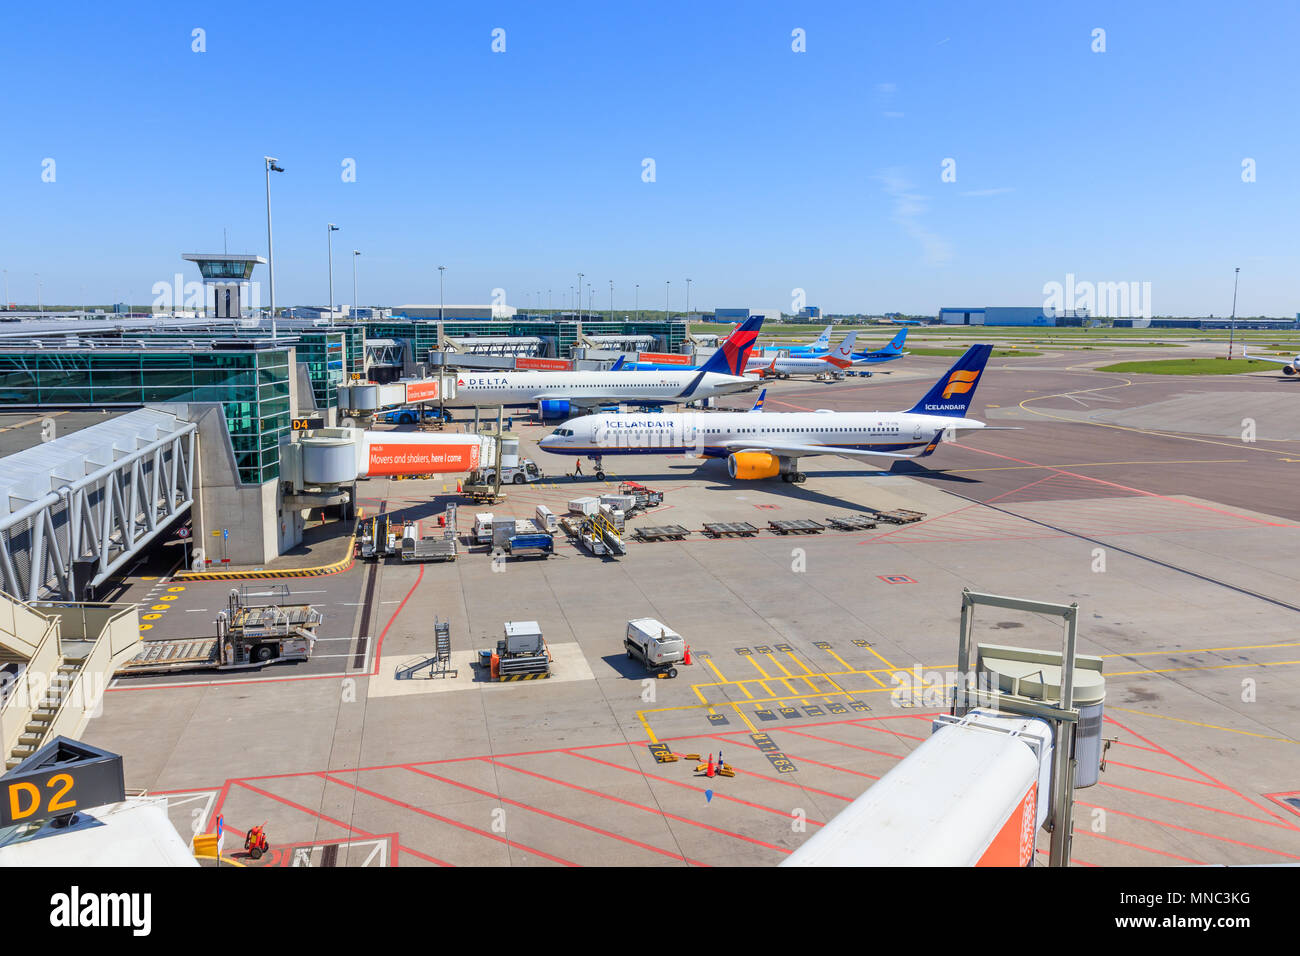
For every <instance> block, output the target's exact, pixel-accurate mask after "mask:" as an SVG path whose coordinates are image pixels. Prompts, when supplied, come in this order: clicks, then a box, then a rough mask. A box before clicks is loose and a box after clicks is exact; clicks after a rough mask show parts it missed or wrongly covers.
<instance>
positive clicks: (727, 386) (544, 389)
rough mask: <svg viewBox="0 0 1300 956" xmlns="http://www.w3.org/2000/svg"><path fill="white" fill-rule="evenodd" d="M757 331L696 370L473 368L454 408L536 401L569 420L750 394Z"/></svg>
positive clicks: (734, 337) (459, 384) (739, 334)
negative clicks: (589, 412) (749, 364)
mask: <svg viewBox="0 0 1300 956" xmlns="http://www.w3.org/2000/svg"><path fill="white" fill-rule="evenodd" d="M756 336H757V333H756V332H743V331H742V330H740V329H737V330H736V331H735V332H733V333H732V334H731V335H730V336H728V338H727V340H726V341H725V342H723V343H722V347H721V348H719V349H718V350H717V351H716V352H714V353H713V355H712V357H711V358H710V359H709V360H708V361H707V362H706V363H704V365H702V366H700V367H699V368H698V369H694V368H686V369H683V368H680V367H679V368H676V369H671V370H670V369H661V370H658V371H626V370H624V369H617V370H609V371H604V372H509V371H503V372H467V371H462V372H461V373H460V374H459V375H457V377H456V397H455V398H449V399H447V401H446V402H445V403H444V404H445V405H446V406H447V407H448V408H466V407H473V406H484V405H511V406H517V405H533V406H536V407H537V410H538V414H540V415H541V416H542V417H543V418H564V417H567V416H568V415H571V414H575V413H578V412H581V411H582V410H583V409H586V408H591V407H592V406H596V405H609V404H614V403H621V402H626V403H627V404H629V405H640V406H657V405H681V404H685V403H686V402H694V401H699V400H700V399H705V398H713V397H715V396H718V395H727V394H730V393H732V392H747V391H752V390H754V389H755V388H757V387H758V383H757V382H756V381H755V380H754V378H753V377H746V376H744V375H743V374H742V373H743V372H744V370H745V356H747V355H748V354H749V350H750V349H751V348H753V343H754V339H755V338H756Z"/></svg>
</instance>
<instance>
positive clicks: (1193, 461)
mask: <svg viewBox="0 0 1300 956" xmlns="http://www.w3.org/2000/svg"><path fill="white" fill-rule="evenodd" d="M1071 421H1073V419H1071ZM1245 461H1248V459H1246V458H1189V459H1187V460H1185V461H1081V462H1076V463H1075V464H1072V465H1001V466H999V467H996V468H952V469H949V470H950V471H959V472H961V473H962V474H966V473H968V472H975V471H1036V470H1047V471H1050V470H1052V469H1055V468H1103V467H1105V466H1107V465H1239V464H1241V463H1242V462H1245Z"/></svg>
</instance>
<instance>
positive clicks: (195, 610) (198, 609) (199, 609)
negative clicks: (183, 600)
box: [185, 607, 207, 614]
mask: <svg viewBox="0 0 1300 956" xmlns="http://www.w3.org/2000/svg"><path fill="white" fill-rule="evenodd" d="M205 611H207V608H205V607H196V608H190V609H189V610H187V611H186V612H185V613H186V614H203V613H204V612H205Z"/></svg>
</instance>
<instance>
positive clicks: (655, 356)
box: [636, 352, 691, 365]
mask: <svg viewBox="0 0 1300 956" xmlns="http://www.w3.org/2000/svg"><path fill="white" fill-rule="evenodd" d="M636 360H637V361H638V362H657V363H658V364H660V365H690V364H691V357H690V356H689V355H683V354H682V353H680V352H642V353H640V354H639V355H637V357H636Z"/></svg>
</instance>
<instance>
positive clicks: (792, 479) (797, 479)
mask: <svg viewBox="0 0 1300 956" xmlns="http://www.w3.org/2000/svg"><path fill="white" fill-rule="evenodd" d="M781 480H782V481H786V482H789V483H790V484H792V485H802V484H803V483H804V482H805V481H807V480H808V476H807V475H805V474H804V473H803V472H801V471H796V472H794V473H793V474H789V475H782V476H781Z"/></svg>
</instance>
